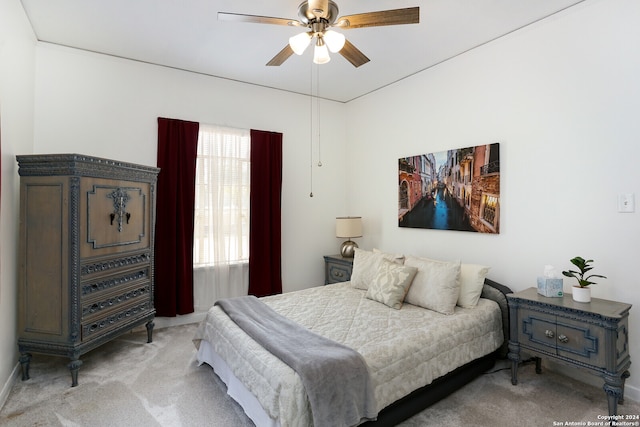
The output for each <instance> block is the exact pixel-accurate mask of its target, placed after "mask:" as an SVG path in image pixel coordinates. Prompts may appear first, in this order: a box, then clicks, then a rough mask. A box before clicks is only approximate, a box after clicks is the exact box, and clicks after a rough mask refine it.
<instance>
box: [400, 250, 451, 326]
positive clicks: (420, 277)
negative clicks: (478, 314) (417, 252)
mask: <svg viewBox="0 0 640 427" xmlns="http://www.w3.org/2000/svg"><path fill="white" fill-rule="evenodd" d="M404 265H408V266H410V267H416V268H417V269H418V272H417V273H416V277H414V278H413V283H412V284H411V287H410V288H409V292H408V293H407V296H406V297H405V302H408V303H409V304H413V305H417V306H420V307H424V308H428V309H429V310H433V311H437V312H438V313H442V314H453V312H454V310H455V306H456V303H457V302H458V296H460V261H438V260H433V259H428V258H416V257H413V256H407V259H406V260H405V261H404Z"/></svg>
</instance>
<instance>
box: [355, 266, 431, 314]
mask: <svg viewBox="0 0 640 427" xmlns="http://www.w3.org/2000/svg"><path fill="white" fill-rule="evenodd" d="M417 271H418V269H417V268H415V267H409V266H407V265H401V264H398V263H396V262H393V261H389V260H388V259H383V260H382V261H381V262H380V266H379V267H378V271H377V273H376V277H375V278H374V279H373V281H372V282H371V284H370V285H369V289H368V290H367V298H369V299H372V300H374V301H378V302H381V303H382V304H385V305H387V306H389V307H391V308H395V309H396V310H399V309H400V308H402V301H404V296H405V295H406V294H407V291H408V290H409V286H411V281H412V280H413V277H414V276H415V275H416V272H417Z"/></svg>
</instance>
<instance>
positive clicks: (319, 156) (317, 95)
mask: <svg viewBox="0 0 640 427" xmlns="http://www.w3.org/2000/svg"><path fill="white" fill-rule="evenodd" d="M316 113H317V114H318V167H319V168H320V167H322V156H321V154H322V153H321V152H320V148H321V147H320V142H321V139H320V132H321V126H320V67H318V70H317V72H316Z"/></svg>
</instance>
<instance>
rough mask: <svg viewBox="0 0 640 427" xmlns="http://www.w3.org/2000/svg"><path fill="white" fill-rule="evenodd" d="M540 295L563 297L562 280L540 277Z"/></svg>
mask: <svg viewBox="0 0 640 427" xmlns="http://www.w3.org/2000/svg"><path fill="white" fill-rule="evenodd" d="M538 293H539V294H540V295H544V296H545V297H561V296H562V295H564V294H563V292H562V279H555V278H554V279H549V278H547V277H538Z"/></svg>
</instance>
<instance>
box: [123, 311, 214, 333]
mask: <svg viewBox="0 0 640 427" xmlns="http://www.w3.org/2000/svg"><path fill="white" fill-rule="evenodd" d="M206 315H207V312H206V311H202V312H196V313H189V314H184V315H182V316H176V317H156V318H155V319H153V323H154V327H153V329H154V330H156V329H162V328H170V327H172V326H180V325H188V324H189V323H200V322H201V321H202V320H203V319H204V318H205V316H206ZM144 330H145V327H144V325H143V326H138V327H137V328H135V329H134V332H138V331H144Z"/></svg>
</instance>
